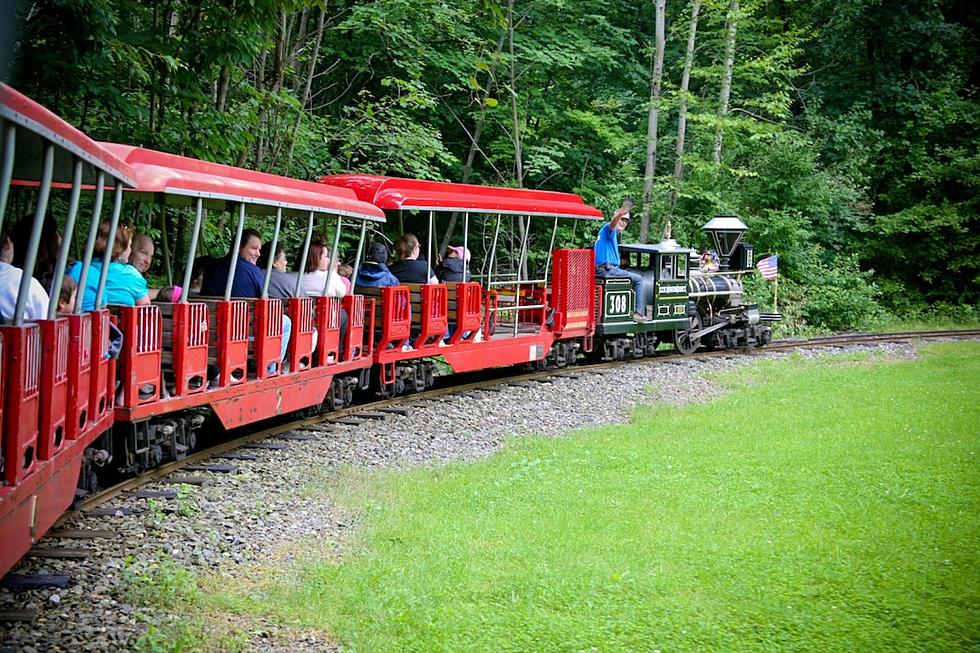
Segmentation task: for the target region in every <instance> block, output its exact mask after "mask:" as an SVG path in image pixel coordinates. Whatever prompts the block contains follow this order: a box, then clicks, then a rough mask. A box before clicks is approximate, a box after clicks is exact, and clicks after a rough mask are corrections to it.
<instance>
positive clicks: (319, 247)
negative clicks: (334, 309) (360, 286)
mask: <svg viewBox="0 0 980 653" xmlns="http://www.w3.org/2000/svg"><path fill="white" fill-rule="evenodd" d="M339 267H340V261H339V260H335V261H334V262H333V273H332V274H331V273H330V248H329V247H327V246H326V245H325V244H324V243H323V242H322V241H319V240H317V241H313V242H312V243H310V254H309V256H308V257H307V258H306V270H304V271H303V288H302V290H303V296H304V297H321V296H324V297H346V296H347V295H348V293H349V292H350V288H349V287H348V285H347V284H345V283H344V278H343V277H341V276H340V273H339V272H338V268H339ZM328 279H329V282H330V285H329V286H328V285H327V280H328ZM294 282H295V280H294ZM347 282H348V284H349V283H350V280H349V279H347ZM324 287H326V292H324Z"/></svg>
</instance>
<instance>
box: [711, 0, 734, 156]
mask: <svg viewBox="0 0 980 653" xmlns="http://www.w3.org/2000/svg"><path fill="white" fill-rule="evenodd" d="M737 16H738V0H732V4H731V7H729V9H728V34H727V35H726V36H725V63H724V66H723V69H724V72H723V74H722V78H721V95H720V97H719V102H718V117H719V118H721V119H724V118H725V116H727V115H728V103H729V101H730V100H731V96H732V65H733V64H734V62H735V29H736V22H737V21H736V18H737ZM721 141H722V128H721V125H719V126H718V131H717V132H715V151H714V159H715V163H721Z"/></svg>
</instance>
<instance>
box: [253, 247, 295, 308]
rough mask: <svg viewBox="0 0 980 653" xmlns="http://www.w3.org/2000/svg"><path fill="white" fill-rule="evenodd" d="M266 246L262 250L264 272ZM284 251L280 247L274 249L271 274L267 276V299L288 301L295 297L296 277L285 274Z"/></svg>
mask: <svg viewBox="0 0 980 653" xmlns="http://www.w3.org/2000/svg"><path fill="white" fill-rule="evenodd" d="M269 250H270V248H269V246H268V245H266V246H264V247H263V248H262V265H261V268H262V269H263V270H265V269H266V268H267V267H268V264H269V254H270V253H271V252H270V251H269ZM286 267H287V264H286V250H284V249H283V247H282V245H278V246H277V247H276V255H275V258H273V260H272V273H271V274H270V275H269V297H276V298H278V299H289V298H291V297H295V296H296V277H295V276H294V275H292V274H290V273H289V272H286Z"/></svg>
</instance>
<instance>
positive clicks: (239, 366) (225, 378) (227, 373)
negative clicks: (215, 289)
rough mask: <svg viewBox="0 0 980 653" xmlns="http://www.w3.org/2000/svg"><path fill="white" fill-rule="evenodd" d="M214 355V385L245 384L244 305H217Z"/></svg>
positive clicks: (238, 301)
mask: <svg viewBox="0 0 980 653" xmlns="http://www.w3.org/2000/svg"><path fill="white" fill-rule="evenodd" d="M215 322H216V324H215V326H216V331H217V338H216V339H215V340H216V342H215V353H216V358H217V360H218V383H219V384H220V385H234V384H237V383H242V382H244V381H245V371H246V369H247V366H248V302H243V301H240V300H231V301H227V302H226V301H223V300H222V301H219V302H217V310H216V311H215Z"/></svg>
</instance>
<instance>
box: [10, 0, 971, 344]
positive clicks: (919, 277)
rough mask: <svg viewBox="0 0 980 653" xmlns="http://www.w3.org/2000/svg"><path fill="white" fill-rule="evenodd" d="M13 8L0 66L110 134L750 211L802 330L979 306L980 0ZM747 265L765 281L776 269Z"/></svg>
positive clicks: (685, 214)
mask: <svg viewBox="0 0 980 653" xmlns="http://www.w3.org/2000/svg"><path fill="white" fill-rule="evenodd" d="M15 11H16V16H15V18H14V21H13V23H12V24H14V25H15V27H14V32H15V34H14V35H11V36H10V39H11V47H10V48H9V61H8V62H7V65H6V71H5V72H4V81H7V82H8V83H10V84H11V85H12V86H14V87H15V88H17V89H18V90H20V91H21V92H23V93H25V94H27V95H28V96H30V97H32V98H34V99H35V100H37V101H39V102H41V103H42V104H45V105H46V106H48V107H49V108H50V109H52V110H53V111H55V112H56V113H58V114H60V115H61V116H63V117H64V118H65V119H66V120H68V121H69V122H70V123H72V124H73V125H75V126H77V127H79V128H80V129H82V130H84V131H85V132H87V133H89V134H90V135H92V136H93V137H94V138H96V139H99V140H108V141H119V142H125V143H131V144H137V145H142V146H145V147H150V148H154V149H159V150H164V151H168V152H174V153H178V154H186V155H190V156H194V157H198V158H203V159H207V160H212V161H219V162H223V163H229V164H233V165H238V166H245V167H249V168H254V169H259V170H264V171H269V172H275V173H279V174H285V175H289V176H293V177H297V178H302V179H315V178H317V177H319V176H321V175H324V174H331V173H337V172H346V171H353V172H372V173H380V174H389V175H400V176H411V177H419V178H427V179H441V180H449V181H458V182H471V183H483V184H495V185H507V186H520V187H526V188H540V189H548V190H560V191H569V192H575V193H579V194H581V195H582V196H583V197H584V198H585V200H586V201H587V202H589V203H591V204H594V205H595V206H598V207H599V208H601V209H602V210H603V211H604V212H607V214H608V213H609V212H611V211H612V210H613V209H614V208H615V207H617V206H619V204H620V202H621V200H622V198H623V197H624V196H626V195H632V196H634V197H635V198H636V201H637V208H636V212H637V213H638V214H639V219H636V220H634V224H633V226H632V227H631V228H630V231H629V232H628V234H627V240H630V241H657V240H659V239H660V238H661V235H662V234H663V231H664V228H665V225H666V224H667V223H668V222H669V223H670V225H671V226H672V230H673V236H674V237H675V238H677V240H678V241H679V242H681V243H684V244H687V245H690V246H692V247H698V248H701V247H703V246H705V245H707V244H708V243H707V241H706V239H705V237H704V235H703V234H702V233H701V231H700V226H701V225H702V224H703V223H705V222H706V221H707V220H708V219H710V217H711V216H713V215H717V214H734V215H737V216H739V217H740V218H741V219H742V220H743V221H744V222H745V223H746V224H747V225H748V226H749V229H750V234H751V236H750V239H751V241H752V243H753V244H754V245H755V248H756V253H757V254H759V255H763V254H767V253H777V254H778V255H779V262H780V269H779V274H780V277H779V310H780V311H782V312H783V313H784V315H785V316H786V320H785V322H784V325H783V327H782V328H783V329H784V331H788V332H802V331H806V330H808V329H823V330H840V329H848V328H868V327H873V326H875V325H880V324H886V323H888V322H889V321H891V320H896V319H906V320H915V319H929V318H935V317H937V316H939V317H948V318H952V319H955V320H958V321H972V320H976V319H977V316H978V313H977V308H978V307H977V304H978V301H980V293H978V288H980V283H978V281H980V274H978V270H980V265H978V262H977V256H976V254H977V250H978V242H980V230H978V220H977V215H978V209H980V199H978V187H980V104H978V98H977V89H978V86H980V84H978V81H980V66H978V64H980V62H978V52H980V48H978V33H980V30H978V27H980V12H977V11H976V10H975V8H974V5H973V4H972V3H971V2H966V1H965V0H962V1H961V0H922V1H917V2H912V1H908V0H891V1H889V0H805V1H804V0H646V1H645V2H635V1H633V0H344V1H343V2H326V1H323V0H320V1H315V0H282V1H275V0H37V1H34V2H22V3H20V4H19V5H17V9H16V10H15ZM634 217H635V216H634ZM456 228H457V229H458V227H456ZM446 229H447V230H448V231H447V232H446V233H447V234H448V233H450V232H451V229H452V227H450V226H449V225H447V226H446ZM597 229H598V225H595V226H590V229H582V228H581V226H579V227H578V228H577V231H573V230H572V227H571V226H568V227H565V228H564V231H563V233H562V234H561V237H560V238H561V240H560V242H561V243H562V244H564V245H565V246H589V245H590V244H591V242H592V240H593V239H594V237H595V232H596V231H597ZM171 238H172V239H173V238H174V236H173V235H171ZM444 239H448V236H444ZM175 240H176V241H177V242H178V243H179V242H180V237H179V235H178V237H177V238H176V239H175ZM211 246H212V247H213V248H216V249H217V248H220V244H219V241H218V240H217V239H216V240H214V241H213V242H212V244H211ZM747 285H748V287H749V290H750V292H752V293H753V295H754V296H755V297H756V299H758V300H759V301H760V304H762V305H763V306H764V307H766V308H769V307H770V306H768V305H771V303H772V300H773V289H772V284H771V283H770V282H766V281H763V280H762V279H761V278H758V276H757V275H752V278H751V279H750V281H749V282H748V284H747ZM767 304H768V305H767Z"/></svg>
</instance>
